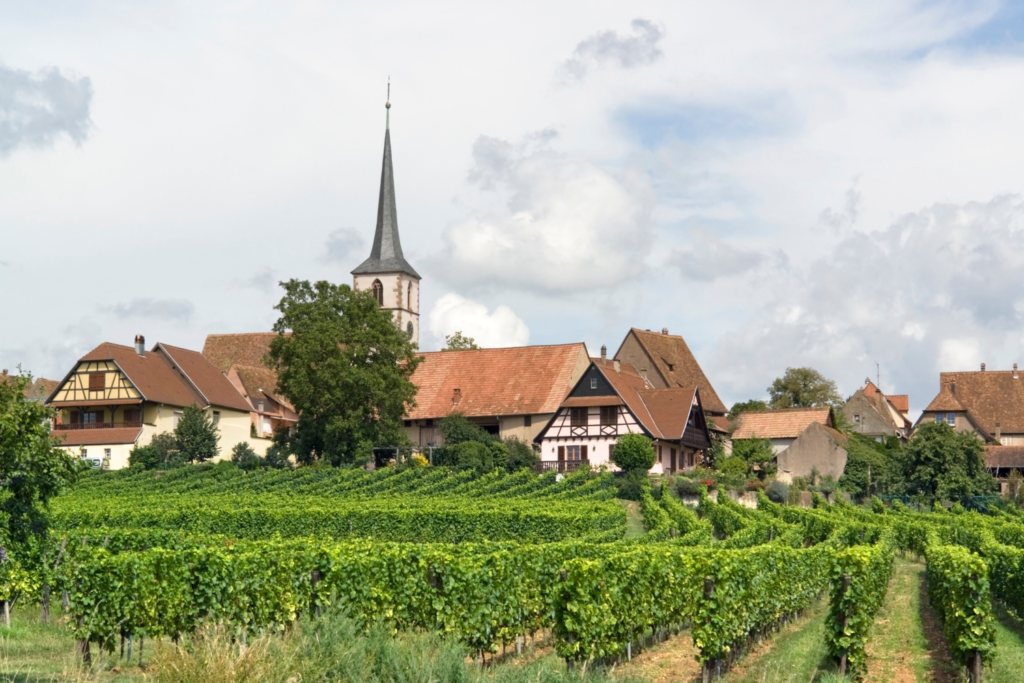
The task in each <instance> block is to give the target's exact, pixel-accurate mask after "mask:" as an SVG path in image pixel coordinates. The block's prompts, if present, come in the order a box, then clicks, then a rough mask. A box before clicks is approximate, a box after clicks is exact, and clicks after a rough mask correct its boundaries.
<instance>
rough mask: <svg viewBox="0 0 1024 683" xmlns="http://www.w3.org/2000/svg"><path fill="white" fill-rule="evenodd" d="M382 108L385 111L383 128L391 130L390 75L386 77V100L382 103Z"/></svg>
mask: <svg viewBox="0 0 1024 683" xmlns="http://www.w3.org/2000/svg"><path fill="white" fill-rule="evenodd" d="M384 108H385V109H387V111H388V114H387V122H386V123H385V124H384V127H385V128H391V75H390V74H389V75H388V99H387V101H386V102H384Z"/></svg>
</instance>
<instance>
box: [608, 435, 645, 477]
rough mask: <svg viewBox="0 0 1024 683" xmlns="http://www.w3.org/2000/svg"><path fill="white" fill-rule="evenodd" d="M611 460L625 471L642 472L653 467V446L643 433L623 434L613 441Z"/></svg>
mask: <svg viewBox="0 0 1024 683" xmlns="http://www.w3.org/2000/svg"><path fill="white" fill-rule="evenodd" d="M612 462H614V463H615V464H616V465H617V466H618V467H619V468H620V469H623V470H625V471H626V472H643V473H646V472H647V470H649V469H651V468H652V467H654V462H655V455H654V446H653V445H652V444H651V440H650V439H649V438H647V437H646V436H644V435H643V434H623V435H622V436H620V437H619V439H618V441H616V442H615V450H614V451H612Z"/></svg>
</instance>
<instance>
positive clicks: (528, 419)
mask: <svg viewBox="0 0 1024 683" xmlns="http://www.w3.org/2000/svg"><path fill="white" fill-rule="evenodd" d="M523 426H524V427H532V426H533V415H523Z"/></svg>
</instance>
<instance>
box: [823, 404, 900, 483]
mask: <svg viewBox="0 0 1024 683" xmlns="http://www.w3.org/2000/svg"><path fill="white" fill-rule="evenodd" d="M838 414H841V413H838ZM899 458H900V445H899V439H897V438H895V437H892V438H891V439H889V440H888V441H886V442H884V443H879V442H877V441H875V440H874V439H871V438H869V437H866V436H864V435H863V434H850V435H849V439H848V441H847V443H846V468H845V469H844V470H843V476H841V477H840V478H839V487H840V488H841V489H842V490H844V491H846V492H847V493H849V494H850V495H851V496H853V497H855V498H864V497H866V496H869V495H872V494H875V493H880V492H885V491H886V490H887V489H888V487H889V484H890V478H891V477H890V468H891V465H892V463H894V462H897V461H898V460H899Z"/></svg>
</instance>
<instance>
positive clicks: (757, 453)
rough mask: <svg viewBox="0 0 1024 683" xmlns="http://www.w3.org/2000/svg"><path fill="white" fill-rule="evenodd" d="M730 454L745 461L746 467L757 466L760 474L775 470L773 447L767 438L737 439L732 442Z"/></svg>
mask: <svg viewBox="0 0 1024 683" xmlns="http://www.w3.org/2000/svg"><path fill="white" fill-rule="evenodd" d="M732 455H733V457H736V458H741V459H742V460H743V462H745V463H747V467H748V469H753V468H754V467H757V468H758V469H759V470H760V471H761V473H762V474H767V473H768V472H769V471H771V472H774V471H775V449H774V448H772V442H771V441H769V440H768V439H757V438H754V439H737V440H735V441H733V442H732Z"/></svg>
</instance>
